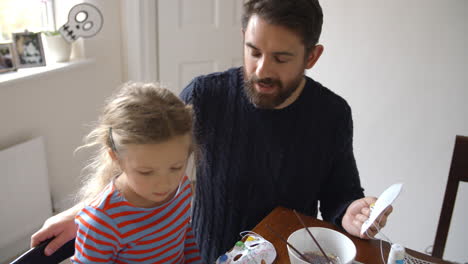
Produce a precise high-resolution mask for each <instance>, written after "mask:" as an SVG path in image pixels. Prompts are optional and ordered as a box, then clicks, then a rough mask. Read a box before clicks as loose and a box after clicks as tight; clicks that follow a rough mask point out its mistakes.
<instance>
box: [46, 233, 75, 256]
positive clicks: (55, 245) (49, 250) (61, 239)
mask: <svg viewBox="0 0 468 264" xmlns="http://www.w3.org/2000/svg"><path fill="white" fill-rule="evenodd" d="M68 241H70V238H69V237H67V236H65V235H64V234H63V233H62V234H60V235H59V236H58V237H56V238H54V239H53V240H52V241H50V243H49V244H48V245H47V246H46V248H45V250H44V253H45V254H46V256H50V255H52V254H53V253H54V252H55V251H57V249H59V248H60V247H62V246H63V245H65V243H67V242H68Z"/></svg>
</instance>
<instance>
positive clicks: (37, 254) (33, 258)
mask: <svg viewBox="0 0 468 264" xmlns="http://www.w3.org/2000/svg"><path fill="white" fill-rule="evenodd" d="M50 241H52V238H51V239H48V240H46V241H44V242H42V243H41V244H40V245H38V246H37V247H34V248H31V249H30V250H28V251H27V252H25V253H24V254H23V255H21V256H20V257H18V258H17V259H15V260H14V261H13V262H10V264H59V263H60V262H62V261H64V260H66V259H68V258H70V257H72V256H73V254H74V252H75V239H72V240H70V241H68V242H67V243H65V245H63V246H62V247H61V248H59V249H58V250H57V251H56V252H55V253H54V254H52V255H51V256H46V255H45V254H44V249H45V247H46V246H47V244H49V242H50Z"/></svg>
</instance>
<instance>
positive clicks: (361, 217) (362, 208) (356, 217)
mask: <svg viewBox="0 0 468 264" xmlns="http://www.w3.org/2000/svg"><path fill="white" fill-rule="evenodd" d="M376 201H377V198H376V197H364V198H361V199H359V200H356V201H354V202H352V203H351V204H350V205H349V206H348V209H346V213H345V215H344V216H343V220H342V221H341V225H342V226H343V228H344V229H345V230H346V231H347V232H348V233H350V234H351V235H353V236H356V237H360V238H364V239H369V238H372V237H374V236H375V235H376V234H377V233H378V229H379V230H380V229H382V228H383V227H384V226H385V224H386V223H387V218H388V215H390V213H391V212H392V211H393V208H392V206H389V207H388V208H387V209H385V210H384V212H383V213H382V214H381V215H380V216H379V217H378V218H377V220H375V222H374V224H375V225H378V229H377V227H376V226H375V225H374V224H373V225H371V227H370V228H369V229H368V230H367V232H366V233H364V234H362V235H361V227H362V224H364V222H365V221H366V220H367V219H369V215H370V206H371V205H372V204H374V203H375V202H376Z"/></svg>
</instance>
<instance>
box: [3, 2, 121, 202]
mask: <svg viewBox="0 0 468 264" xmlns="http://www.w3.org/2000/svg"><path fill="white" fill-rule="evenodd" d="M64 1H65V0H57V2H58V5H59V6H60V4H62V6H63V5H66V4H68V5H69V6H70V7H71V6H72V5H70V4H69V3H65V2H64ZM75 2H76V1H75ZM87 2H90V3H91V4H94V5H96V6H97V7H98V8H99V9H100V10H101V12H102V13H103V16H104V26H103V28H102V30H101V31H100V32H99V33H98V34H97V35H96V36H95V37H93V38H90V39H85V40H84V41H83V42H84V50H85V54H86V57H87V58H92V59H93V61H92V62H91V63H89V64H86V65H79V66H77V67H73V68H70V69H65V70H63V71H58V72H52V73H48V74H46V75H41V76H37V77H34V78H30V79H22V80H17V81H14V82H9V83H7V84H1V83H0V124H1V125H0V126H1V129H0V149H3V148H6V147H9V146H12V145H15V144H17V143H20V142H23V141H26V140H28V139H31V138H34V137H37V136H43V137H44V140H45V149H46V155H47V165H48V169H49V182H50V188H51V192H52V199H53V204H54V207H55V209H57V210H58V211H60V210H63V209H65V208H67V207H68V206H69V205H70V204H71V202H72V200H71V199H70V198H71V197H72V195H73V193H74V192H75V191H76V188H77V187H78V186H79V175H80V171H81V168H82V167H83V164H84V162H85V160H86V159H87V158H88V156H87V155H86V154H83V153H82V154H78V155H76V156H74V154H73V151H74V150H75V149H76V148H77V147H78V146H80V145H81V144H82V138H83V137H84V136H85V134H86V133H87V132H89V131H90V127H89V126H87V124H91V123H92V122H93V121H94V120H96V119H97V117H98V113H99V109H100V107H101V106H102V105H103V103H104V99H105V98H106V97H107V96H109V95H110V94H111V92H112V91H113V90H114V89H115V88H116V87H117V86H118V85H120V83H121V81H122V65H121V64H122V63H121V39H120V5H119V4H118V2H116V3H114V1H97V0H96V1H87ZM64 10H65V12H66V14H68V9H64ZM58 18H59V20H60V21H59V23H58V25H61V24H63V23H65V21H64V20H63V19H65V18H66V16H64V15H63V14H59V16H58ZM31 177H34V175H31Z"/></svg>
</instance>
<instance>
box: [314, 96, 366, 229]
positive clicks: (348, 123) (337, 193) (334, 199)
mask: <svg viewBox="0 0 468 264" xmlns="http://www.w3.org/2000/svg"><path fill="white" fill-rule="evenodd" d="M344 106H345V107H344V111H341V113H340V114H338V115H337V124H338V125H337V128H336V140H335V142H336V145H335V149H336V151H335V154H334V157H333V159H332V169H331V173H330V176H329V177H328V179H327V181H326V183H325V184H324V188H323V189H322V191H321V193H320V211H321V213H322V216H323V218H324V220H326V221H329V222H332V223H334V224H335V225H337V226H340V227H341V219H342V217H343V215H344V213H345V212H346V209H347V208H348V206H349V205H350V204H351V203H352V202H353V201H354V200H356V199H359V198H362V197H363V196H364V192H363V189H362V188H361V183H360V179H359V173H358V170H357V166H356V160H355V158H354V153H353V120H352V116H351V108H350V107H349V105H348V104H347V103H346V102H345V103H344Z"/></svg>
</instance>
